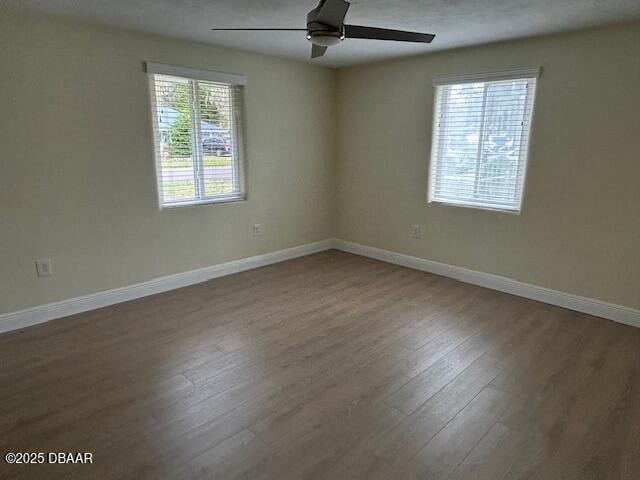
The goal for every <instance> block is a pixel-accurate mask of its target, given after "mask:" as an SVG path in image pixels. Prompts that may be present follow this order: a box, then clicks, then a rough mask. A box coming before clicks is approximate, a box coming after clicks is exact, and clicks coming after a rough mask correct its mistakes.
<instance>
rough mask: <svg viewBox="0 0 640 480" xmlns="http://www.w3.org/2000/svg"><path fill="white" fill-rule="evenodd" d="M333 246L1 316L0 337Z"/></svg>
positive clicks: (302, 249)
mask: <svg viewBox="0 0 640 480" xmlns="http://www.w3.org/2000/svg"><path fill="white" fill-rule="evenodd" d="M333 245H334V241H333V240H331V239H329V240H322V241H320V242H314V243H309V244H306V245H301V246H299V247H293V248H287V249H285V250H278V251H275V252H269V253H265V254H263V255H257V256H255V257H249V258H242V259H240V260H233V261H230V262H225V263H220V264H218V265H212V266H209V267H204V268H199V269H197V270H191V271H189V272H184V273H177V274H175V275H169V276H166V277H160V278H155V279H153V280H149V281H147V282H142V283H138V284H135V285H128V286H126V287H120V288H115V289H113V290H107V291H103V292H97V293H92V294H90V295H85V296H82V297H76V298H70V299H68V300H62V301H60V302H54V303H49V304H46V305H39V306H37V307H32V308H27V309H25V310H20V311H16V312H10V313H5V314H0V333H2V332H8V331H10V330H16V329H18V328H24V327H28V326H31V325H36V324H38V323H43V322H48V321H49V320H53V319H56V318H61V317H66V316H68V315H74V314H76V313H82V312H86V311H89V310H94V309H96V308H101V307H106V306H107V305H113V304H116V303H122V302H126V301H129V300H134V299H136V298H141V297H146V296H148V295H154V294H156V293H162V292H166V291H168V290H173V289H176V288H180V287H186V286H187V285H193V284H195V283H200V282H205V281H207V280H211V279H212V278H217V277H223V276H225V275H230V274H232V273H238V272H243V271H245V270H251V269H253V268H258V267H263V266H265V265H270V264H272V263H278V262H282V261H285V260H290V259H292V258H297V257H302V256H305V255H310V254H312V253H317V252H321V251H324V250H329V249H330V248H332V247H333Z"/></svg>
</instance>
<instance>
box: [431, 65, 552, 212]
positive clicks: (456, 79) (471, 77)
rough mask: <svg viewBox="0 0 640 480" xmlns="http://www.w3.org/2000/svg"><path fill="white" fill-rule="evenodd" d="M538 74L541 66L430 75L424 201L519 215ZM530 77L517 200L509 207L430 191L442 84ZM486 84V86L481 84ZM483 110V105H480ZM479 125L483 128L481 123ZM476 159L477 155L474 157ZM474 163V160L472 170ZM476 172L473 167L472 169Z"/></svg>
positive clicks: (523, 191) (439, 139) (435, 159)
mask: <svg viewBox="0 0 640 480" xmlns="http://www.w3.org/2000/svg"><path fill="white" fill-rule="evenodd" d="M541 74H542V67H536V68H526V69H517V70H507V71H498V72H483V73H476V74H464V75H454V76H448V77H438V78H434V79H433V87H434V95H433V119H432V129H431V135H432V136H431V150H430V159H429V171H428V180H427V183H428V187H427V195H426V199H427V203H428V204H435V205H445V206H452V207H460V208H471V209H476V210H485V211H490V212H501V213H509V214H512V215H519V214H520V213H521V211H522V204H523V201H524V196H525V191H526V178H527V169H528V164H529V153H530V148H531V143H532V142H531V138H532V132H533V124H534V117H535V103H536V97H537V84H538V82H537V80H538V79H539V78H540V76H541ZM532 79H533V80H534V86H533V91H532V92H531V93H530V95H531V113H530V117H529V124H528V125H527V128H526V129H525V130H523V131H522V132H521V135H522V136H524V135H526V137H527V142H526V144H525V145H523V143H522V142H520V149H519V153H518V161H519V165H518V168H519V169H520V170H521V171H522V174H521V176H522V180H521V183H520V192H519V196H518V198H517V203H514V205H513V207H507V206H500V205H491V204H490V203H488V202H487V203H482V202H481V201H477V202H473V201H464V200H457V201H456V200H445V199H440V198H437V196H436V195H434V191H435V182H436V175H435V174H434V172H433V169H434V168H437V165H438V162H439V158H438V157H437V155H436V154H437V153H439V152H441V151H442V148H441V147H442V145H438V143H440V142H441V141H442V136H441V135H439V132H440V125H439V123H440V122H439V113H440V109H441V103H443V102H441V99H440V95H441V94H442V92H443V88H442V87H446V86H452V85H465V84H473V83H490V82H497V81H506V80H532ZM485 88H486V87H485ZM483 110H484V107H483ZM481 128H484V125H482V127H481ZM476 162H477V159H476ZM477 169H478V166H477V164H476V170H477ZM476 174H477V171H476Z"/></svg>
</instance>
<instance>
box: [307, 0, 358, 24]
mask: <svg viewBox="0 0 640 480" xmlns="http://www.w3.org/2000/svg"><path fill="white" fill-rule="evenodd" d="M350 5H351V4H350V3H349V2H345V0H322V1H321V2H320V5H319V6H318V8H319V9H320V10H319V11H318V14H317V15H316V18H315V20H314V21H316V22H318V23H322V24H324V25H329V26H330V27H334V28H337V29H341V28H342V24H343V23H344V17H346V16H347V11H348V10H349V6H350Z"/></svg>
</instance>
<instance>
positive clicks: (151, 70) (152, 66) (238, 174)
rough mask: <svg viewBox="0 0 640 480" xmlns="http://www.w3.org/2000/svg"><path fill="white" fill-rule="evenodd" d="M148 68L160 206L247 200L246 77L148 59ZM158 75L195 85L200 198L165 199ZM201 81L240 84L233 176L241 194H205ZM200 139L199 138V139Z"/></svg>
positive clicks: (234, 103)
mask: <svg viewBox="0 0 640 480" xmlns="http://www.w3.org/2000/svg"><path fill="white" fill-rule="evenodd" d="M145 71H146V73H147V76H148V85H149V104H150V107H151V124H152V139H153V152H154V154H153V157H154V170H155V176H156V197H157V201H158V208H159V209H160V210H165V209H175V208H180V207H191V206H202V205H211V204H225V203H237V202H244V201H246V200H247V188H246V167H245V150H244V142H245V137H244V86H245V85H246V84H247V80H246V77H245V76H244V75H241V74H234V73H226V72H216V71H211V70H200V69H195V68H189V67H181V66H177V65H168V64H162V63H155V62H145ZM156 75H162V76H167V77H175V78H178V79H180V80H186V81H188V82H189V85H190V86H191V85H193V99H194V101H193V105H192V109H193V111H192V120H191V121H192V123H193V126H192V128H193V137H195V138H194V139H193V153H192V156H193V170H194V182H195V185H194V189H195V192H196V194H197V196H198V198H195V199H192V200H182V201H172V202H167V201H164V195H163V184H162V178H161V175H160V173H161V171H162V161H161V158H159V156H158V154H159V151H160V149H159V145H160V140H161V139H160V138H159V134H160V132H159V131H158V129H157V125H158V103H157V99H156ZM198 82H209V83H216V84H221V85H224V86H227V87H230V88H236V87H240V90H239V91H238V92H237V93H235V94H234V92H233V91H232V92H231V95H230V102H231V121H232V127H231V135H232V138H233V145H234V153H233V154H232V157H231V158H232V162H231V168H232V169H233V179H234V183H235V185H236V186H237V193H236V192H234V193H230V194H218V195H215V196H209V197H206V196H204V166H203V165H202V163H203V160H204V157H203V155H204V153H203V151H202V141H203V140H204V137H202V131H201V124H200V122H199V121H197V120H196V119H197V118H200V114H199V110H200V104H199V102H198V101H195V99H196V98H199V96H198V88H199V86H198ZM198 139H199V140H198Z"/></svg>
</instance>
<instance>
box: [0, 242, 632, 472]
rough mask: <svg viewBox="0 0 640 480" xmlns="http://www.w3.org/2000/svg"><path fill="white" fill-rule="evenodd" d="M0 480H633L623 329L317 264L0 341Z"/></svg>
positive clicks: (376, 269) (220, 283)
mask: <svg viewBox="0 0 640 480" xmlns="http://www.w3.org/2000/svg"><path fill="white" fill-rule="evenodd" d="M0 386H1V389H0V452H1V453H2V455H3V456H4V454H5V453H6V452H92V453H93V457H94V463H93V464H91V465H8V464H6V463H4V462H2V460H0V478H2V479H8V478H11V479H49V478H56V479H67V478H82V479H85V478H96V479H116V478H126V479H154V480H161V479H174V478H175V479H191V478H208V479H238V478H242V479H278V480H289V479H303V478H304V479H331V480H341V479H367V480H375V479H405V478H407V479H409V478H411V479H414V478H415V479H431V480H436V479H437V480H445V479H449V480H472V479H483V480H516V479H558V480H576V479H638V478H640V329H634V328H632V327H627V326H623V325H618V324H615V323H613V322H609V321H606V320H602V319H599V318H595V317H591V316H588V315H582V314H578V313H575V312H572V311H569V310H564V309H561V308H557V307H552V306H549V305H545V304H542V303H537V302H533V301H530V300H525V299H522V298H518V297H514V296H510V295H507V294H503V293H499V292H495V291H492V290H487V289H483V288H479V287H475V286H471V285H466V284H463V283H460V282H457V281H454V280H451V279H447V278H443V277H438V276H435V275H430V274H427V273H423V272H418V271H414V270H409V269H406V268H401V267H397V266H393V265H389V264H386V263H382V262H378V261H375V260H371V259H366V258H363V257H358V256H355V255H350V254H347V253H343V252H337V251H328V252H323V253H320V254H316V255H311V256H308V257H304V258H300V259H297V260H292V261H289V262H285V263H281V264H277V265H272V266H269V267H264V268H261V269H258V270H253V271H249V272H244V273H240V274H237V275H233V276H229V277H225V278H221V279H217V280H213V281H210V282H207V283H203V284H199V285H195V286H192V287H187V288H183V289H180V290H175V291H172V292H168V293H165V294H162V295H157V296H154V297H148V298H144V299H140V300H136V301H133V302H129V303H126V304H121V305H117V306H113V307H108V308H104V309H101V310H97V311H93V312H88V313H85V314H81V315H76V316H73V317H69V318H66V319H61V320H57V321H53V322H50V323H47V324H43V325H40V326H36V327H32V328H28V329H24V330H22V331H16V332H10V333H7V334H4V335H0Z"/></svg>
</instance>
